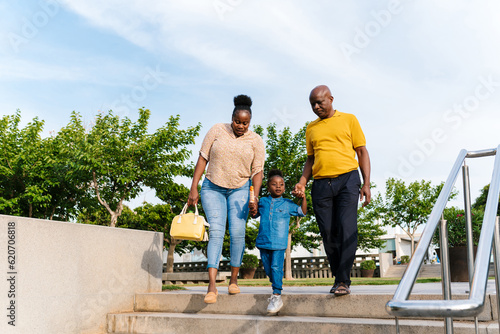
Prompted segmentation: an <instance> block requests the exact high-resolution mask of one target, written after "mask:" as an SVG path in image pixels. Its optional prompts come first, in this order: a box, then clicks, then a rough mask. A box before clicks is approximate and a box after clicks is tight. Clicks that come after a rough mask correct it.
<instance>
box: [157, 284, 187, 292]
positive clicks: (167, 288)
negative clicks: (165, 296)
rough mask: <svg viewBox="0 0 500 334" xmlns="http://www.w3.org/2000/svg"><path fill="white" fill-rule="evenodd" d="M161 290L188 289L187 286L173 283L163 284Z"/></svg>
mask: <svg viewBox="0 0 500 334" xmlns="http://www.w3.org/2000/svg"><path fill="white" fill-rule="evenodd" d="M161 290H162V291H165V290H170V291H172V290H186V288H185V287H183V286H179V285H175V284H172V285H162V287H161Z"/></svg>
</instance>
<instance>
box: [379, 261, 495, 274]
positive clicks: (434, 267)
mask: <svg viewBox="0 0 500 334" xmlns="http://www.w3.org/2000/svg"><path fill="white" fill-rule="evenodd" d="M407 267H408V265H407V264H398V265H393V266H390V267H389V268H388V269H387V272H386V273H385V274H384V277H397V278H401V277H403V274H404V272H405V270H406V268H407ZM488 275H489V276H491V277H493V276H495V272H494V267H493V265H492V264H490V270H489V274H488ZM418 277H419V278H427V277H441V264H439V263H435V264H424V265H422V267H421V268H420V271H419V273H418Z"/></svg>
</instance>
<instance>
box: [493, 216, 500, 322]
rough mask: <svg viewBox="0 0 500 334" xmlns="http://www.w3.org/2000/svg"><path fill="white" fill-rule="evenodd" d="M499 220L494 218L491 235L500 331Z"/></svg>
mask: <svg viewBox="0 0 500 334" xmlns="http://www.w3.org/2000/svg"><path fill="white" fill-rule="evenodd" d="M498 224H499V220H498V216H497V217H496V220H495V234H494V235H493V255H494V256H493V258H494V260H495V262H494V264H495V287H496V291H497V296H496V297H497V312H498V328H499V331H500V298H499V296H500V295H499V293H500V276H499V270H500V262H499V261H500V231H499V229H500V227H499V226H498Z"/></svg>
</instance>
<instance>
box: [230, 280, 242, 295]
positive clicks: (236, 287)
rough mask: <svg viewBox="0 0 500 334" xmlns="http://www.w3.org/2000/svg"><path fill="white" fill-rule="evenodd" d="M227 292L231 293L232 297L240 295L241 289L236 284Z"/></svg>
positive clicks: (231, 285)
mask: <svg viewBox="0 0 500 334" xmlns="http://www.w3.org/2000/svg"><path fill="white" fill-rule="evenodd" d="M227 291H228V292H229V294H230V295H237V294H238V293H240V292H241V291H240V288H239V287H238V285H236V284H234V283H233V284H229V287H228V288H227Z"/></svg>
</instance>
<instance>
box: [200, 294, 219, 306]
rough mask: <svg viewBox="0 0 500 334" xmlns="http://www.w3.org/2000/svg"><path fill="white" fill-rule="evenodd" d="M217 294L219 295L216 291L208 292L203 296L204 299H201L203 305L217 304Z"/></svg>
mask: <svg viewBox="0 0 500 334" xmlns="http://www.w3.org/2000/svg"><path fill="white" fill-rule="evenodd" d="M218 294H219V293H218V292H217V291H215V292H209V293H207V294H206V295H205V299H203V301H204V302H205V304H214V303H215V302H217V295H218Z"/></svg>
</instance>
